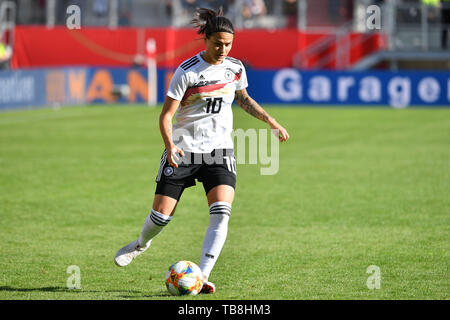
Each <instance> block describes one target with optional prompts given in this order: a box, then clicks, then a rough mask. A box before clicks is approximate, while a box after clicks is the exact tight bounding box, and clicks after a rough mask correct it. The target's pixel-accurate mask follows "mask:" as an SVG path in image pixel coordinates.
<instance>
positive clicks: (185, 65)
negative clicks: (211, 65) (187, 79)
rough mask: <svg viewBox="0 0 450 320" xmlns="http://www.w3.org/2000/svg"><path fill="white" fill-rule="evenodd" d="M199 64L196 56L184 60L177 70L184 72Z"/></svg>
mask: <svg viewBox="0 0 450 320" xmlns="http://www.w3.org/2000/svg"><path fill="white" fill-rule="evenodd" d="M199 63H200V58H199V57H198V54H196V55H195V56H193V57H190V58H189V59H186V60H184V61H183V62H182V63H181V64H180V65H179V66H178V68H179V69H181V70H183V71H184V72H186V71H188V70H189V69H191V68H192V67H194V66H196V65H198V64H199Z"/></svg>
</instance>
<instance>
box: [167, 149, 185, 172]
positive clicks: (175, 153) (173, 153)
mask: <svg viewBox="0 0 450 320" xmlns="http://www.w3.org/2000/svg"><path fill="white" fill-rule="evenodd" d="M168 151H169V150H168ZM180 156H181V157H184V152H183V150H181V149H180V148H178V147H177V146H173V147H172V148H170V152H167V161H169V164H170V165H171V166H172V167H175V168H178V164H179V163H181V159H180Z"/></svg>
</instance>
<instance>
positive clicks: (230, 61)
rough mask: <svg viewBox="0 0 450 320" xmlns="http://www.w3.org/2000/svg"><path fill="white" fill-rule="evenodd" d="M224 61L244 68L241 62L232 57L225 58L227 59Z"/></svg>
mask: <svg viewBox="0 0 450 320" xmlns="http://www.w3.org/2000/svg"><path fill="white" fill-rule="evenodd" d="M225 61H227V62H228V63H233V64H237V65H238V66H240V67H243V66H244V64H243V63H242V61H241V60H239V59H236V58H233V57H229V56H227V57H226V58H225Z"/></svg>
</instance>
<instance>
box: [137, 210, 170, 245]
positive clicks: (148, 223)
mask: <svg viewBox="0 0 450 320" xmlns="http://www.w3.org/2000/svg"><path fill="white" fill-rule="evenodd" d="M170 220H172V217H170V216H166V215H165V214H162V213H160V212H158V211H156V210H153V209H152V212H151V213H150V214H149V215H148V216H147V218H146V219H145V222H144V226H143V227H142V231H141V234H140V235H139V239H138V243H139V245H140V246H141V247H144V246H147V245H150V243H151V241H152V239H153V238H154V237H156V236H157V235H158V234H159V233H160V232H161V231H162V229H163V228H164V227H165V226H166V225H167V224H168V223H169V222H170Z"/></svg>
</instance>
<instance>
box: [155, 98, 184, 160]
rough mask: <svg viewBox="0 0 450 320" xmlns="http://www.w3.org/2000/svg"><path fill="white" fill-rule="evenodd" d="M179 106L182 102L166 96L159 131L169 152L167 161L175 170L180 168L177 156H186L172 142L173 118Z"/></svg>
mask: <svg viewBox="0 0 450 320" xmlns="http://www.w3.org/2000/svg"><path fill="white" fill-rule="evenodd" d="M179 105H180V101H178V100H175V99H172V98H170V97H168V96H166V98H165V100H164V105H163V108H162V111H161V114H160V116H159V130H160V131H161V136H162V138H163V141H164V146H165V147H166V150H167V160H168V161H169V163H170V165H172V166H174V167H175V168H178V164H177V163H176V162H175V161H178V160H179V158H178V157H177V155H176V154H177V153H180V154H181V156H184V152H183V150H181V149H180V148H178V147H177V146H176V145H175V144H174V143H173V140H172V118H173V116H174V114H175V112H176V111H177V109H178V106H179Z"/></svg>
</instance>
